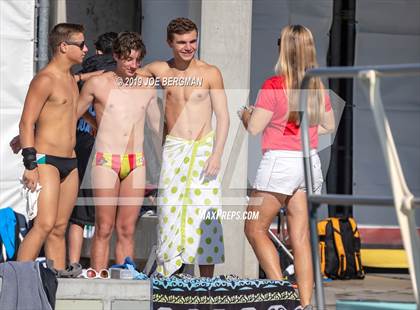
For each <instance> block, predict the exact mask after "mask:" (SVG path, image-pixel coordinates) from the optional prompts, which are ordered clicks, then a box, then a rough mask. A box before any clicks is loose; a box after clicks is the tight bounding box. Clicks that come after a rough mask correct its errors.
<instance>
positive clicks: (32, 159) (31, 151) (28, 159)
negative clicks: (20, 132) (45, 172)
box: [22, 147, 38, 170]
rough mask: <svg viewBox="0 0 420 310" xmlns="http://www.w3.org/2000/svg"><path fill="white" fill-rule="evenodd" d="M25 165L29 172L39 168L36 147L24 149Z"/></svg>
mask: <svg viewBox="0 0 420 310" xmlns="http://www.w3.org/2000/svg"><path fill="white" fill-rule="evenodd" d="M22 156H23V165H24V166H25V168H26V169H27V170H33V169H35V168H36V167H38V164H37V162H36V149H35V148H34V147H25V148H24V149H22Z"/></svg>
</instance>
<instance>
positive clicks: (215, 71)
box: [197, 60, 222, 78]
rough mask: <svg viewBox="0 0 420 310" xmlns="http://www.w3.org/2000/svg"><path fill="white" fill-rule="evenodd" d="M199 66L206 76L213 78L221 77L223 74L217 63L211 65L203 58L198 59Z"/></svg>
mask: <svg viewBox="0 0 420 310" xmlns="http://www.w3.org/2000/svg"><path fill="white" fill-rule="evenodd" d="M197 68H198V69H200V71H202V72H203V73H205V74H206V76H208V77H211V78H219V77H221V76H222V73H221V72H220V70H219V68H218V67H216V66H215V65H210V64H208V63H206V62H204V61H202V60H197Z"/></svg>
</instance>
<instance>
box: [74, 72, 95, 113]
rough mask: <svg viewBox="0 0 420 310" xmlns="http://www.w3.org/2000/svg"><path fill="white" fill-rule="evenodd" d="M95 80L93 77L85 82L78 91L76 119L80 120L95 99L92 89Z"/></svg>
mask: <svg viewBox="0 0 420 310" xmlns="http://www.w3.org/2000/svg"><path fill="white" fill-rule="evenodd" d="M96 79H97V78H95V77H92V78H90V79H89V80H88V81H86V83H85V84H84V85H83V87H82V90H81V91H80V95H79V99H78V100H77V119H79V118H81V117H82V116H83V114H85V112H86V111H87V110H88V108H89V106H90V105H91V104H92V102H93V100H94V99H95V95H94V89H95V82H96Z"/></svg>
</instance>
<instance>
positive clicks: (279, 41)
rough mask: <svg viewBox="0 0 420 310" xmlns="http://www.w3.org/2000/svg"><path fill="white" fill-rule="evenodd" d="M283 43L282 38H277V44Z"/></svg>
mask: <svg viewBox="0 0 420 310" xmlns="http://www.w3.org/2000/svg"><path fill="white" fill-rule="evenodd" d="M280 45H281V38H278V39H277V46H280Z"/></svg>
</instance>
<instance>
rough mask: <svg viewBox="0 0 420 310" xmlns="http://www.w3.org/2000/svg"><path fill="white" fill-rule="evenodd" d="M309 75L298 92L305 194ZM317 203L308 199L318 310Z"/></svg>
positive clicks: (308, 171) (321, 299) (320, 299)
mask: <svg viewBox="0 0 420 310" xmlns="http://www.w3.org/2000/svg"><path fill="white" fill-rule="evenodd" d="M309 79H310V77H308V76H305V77H304V78H303V81H302V85H301V92H300V96H299V98H300V107H299V111H300V112H301V114H300V115H301V118H300V120H301V128H300V130H301V138H302V143H303V147H302V151H303V163H304V165H303V166H304V170H305V182H306V194H307V196H308V197H309V196H312V195H313V188H312V160H311V155H310V143H309V120H308V114H307V113H306V111H307V108H306V106H307V97H308V96H307V95H308V94H307V91H306V89H307V86H308V83H309ZM318 207H319V204H317V203H312V202H311V201H310V200H309V199H308V208H309V232H310V238H311V252H312V264H313V270H314V279H315V295H316V301H317V307H318V309H320V310H324V309H325V296H324V289H323V287H322V278H321V266H320V261H319V256H318V255H317V253H318V231H317V210H318Z"/></svg>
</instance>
